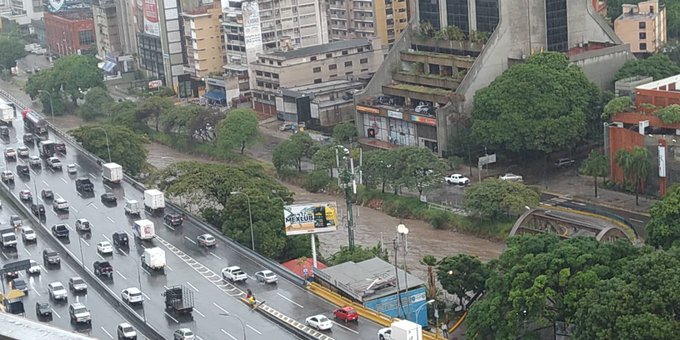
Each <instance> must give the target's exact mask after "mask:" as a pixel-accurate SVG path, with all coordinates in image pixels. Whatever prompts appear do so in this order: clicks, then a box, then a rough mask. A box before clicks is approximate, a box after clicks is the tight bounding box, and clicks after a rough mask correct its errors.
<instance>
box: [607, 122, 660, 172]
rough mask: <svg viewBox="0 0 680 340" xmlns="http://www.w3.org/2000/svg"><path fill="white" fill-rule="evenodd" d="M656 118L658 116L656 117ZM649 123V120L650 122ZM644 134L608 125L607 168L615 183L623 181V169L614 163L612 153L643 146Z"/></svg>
mask: <svg viewBox="0 0 680 340" xmlns="http://www.w3.org/2000/svg"><path fill="white" fill-rule="evenodd" d="M657 119H658V118H657ZM650 123H651V122H650ZM644 145H645V136H643V135H641V134H639V133H637V131H631V130H628V129H624V128H619V127H614V126H610V127H609V169H610V170H611V179H612V180H613V181H614V182H616V183H622V182H623V171H622V170H621V168H620V167H619V166H618V165H616V162H615V161H614V155H615V154H616V151H618V150H628V151H630V150H633V148H634V147H636V146H640V147H644Z"/></svg>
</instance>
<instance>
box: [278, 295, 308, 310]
mask: <svg viewBox="0 0 680 340" xmlns="http://www.w3.org/2000/svg"><path fill="white" fill-rule="evenodd" d="M276 295H278V296H280V297H281V298H283V299H284V300H286V301H288V302H290V303H292V304H294V305H296V306H298V307H300V308H305V307H304V306H303V305H301V304H299V303H297V302H295V301H293V300H291V299H289V298H287V297H285V296H283V295H281V293H276Z"/></svg>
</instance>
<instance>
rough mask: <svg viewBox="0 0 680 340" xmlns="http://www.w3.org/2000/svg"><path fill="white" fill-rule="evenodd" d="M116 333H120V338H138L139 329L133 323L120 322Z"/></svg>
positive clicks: (128, 339)
mask: <svg viewBox="0 0 680 340" xmlns="http://www.w3.org/2000/svg"><path fill="white" fill-rule="evenodd" d="M116 333H117V334H118V339H124V340H132V339H137V331H135V329H134V328H133V327H132V325H131V324H129V323H127V322H123V323H121V324H118V328H117V331H116Z"/></svg>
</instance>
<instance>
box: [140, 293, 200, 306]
mask: <svg viewBox="0 0 680 340" xmlns="http://www.w3.org/2000/svg"><path fill="white" fill-rule="evenodd" d="M142 295H144V298H145V299H147V300H149V301H151V298H150V297H149V296H148V295H146V293H144V292H142ZM194 310H196V308H194Z"/></svg>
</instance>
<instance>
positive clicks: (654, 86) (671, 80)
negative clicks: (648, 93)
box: [636, 74, 680, 92]
mask: <svg viewBox="0 0 680 340" xmlns="http://www.w3.org/2000/svg"><path fill="white" fill-rule="evenodd" d="M678 83H680V74H676V75H674V76H671V77H668V78H664V79H660V80H657V81H653V82H651V83H647V84H644V85H640V86H638V87H636V89H640V90H658V91H673V92H677V90H675V88H676V86H672V87H671V88H672V89H673V90H671V89H670V88H669V87H668V85H671V84H673V85H676V84H678ZM677 88H680V86H677Z"/></svg>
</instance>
